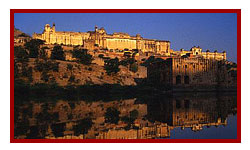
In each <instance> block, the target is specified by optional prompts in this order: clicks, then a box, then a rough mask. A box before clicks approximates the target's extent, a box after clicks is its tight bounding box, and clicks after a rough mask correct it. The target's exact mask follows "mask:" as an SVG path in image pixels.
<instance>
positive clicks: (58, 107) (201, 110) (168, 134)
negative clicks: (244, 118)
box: [14, 93, 237, 139]
mask: <svg viewBox="0 0 250 150" xmlns="http://www.w3.org/2000/svg"><path fill="white" fill-rule="evenodd" d="M14 114H15V117H14V119H15V121H14V127H15V131H14V133H15V138H17V139H20V138H21V139H23V138H25V139H159V138H167V139H169V138H170V139H236V138H237V115H236V114H237V95H236V93H220V94H218V93H180V94H174V95H171V96H170V95H158V96H145V95H144V96H142V97H135V98H131V99H119V100H112V101H102V100H97V101H86V100H84V99H78V100H70V99H56V100H55V99H53V100H52V99H51V100H46V102H44V101H39V100H35V99H34V100H31V101H29V102H25V103H22V104H15V113H14Z"/></svg>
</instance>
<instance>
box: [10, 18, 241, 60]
mask: <svg viewBox="0 0 250 150" xmlns="http://www.w3.org/2000/svg"><path fill="white" fill-rule="evenodd" d="M14 19H15V20H14V24H15V27H16V28H18V29H20V30H22V31H23V32H25V33H28V34H30V35H32V33H33V32H36V33H42V31H43V28H44V25H45V24H51V25H52V23H53V22H55V24H56V30H57V31H76V32H79V31H81V32H86V31H90V30H94V26H95V25H97V26H98V27H104V28H105V29H106V31H107V32H108V33H113V32H127V33H129V34H130V35H136V34H137V33H140V34H141V35H142V37H144V38H153V39H160V40H169V41H170V42H171V48H172V49H174V50H179V49H181V48H184V49H187V50H189V49H190V48H191V47H192V46H194V45H195V46H200V47H201V48H202V49H203V51H205V50H206V49H209V50H210V51H214V50H215V49H217V50H218V51H219V52H222V51H223V50H226V52H227V57H228V60H231V61H234V62H236V61H237V15H236V14H234V13H218V14H216V13H189V14H186V13H185V14H182V13H179V14H175V13H126V14H121V13H114V14H112V13H111V14H110V13H78V14H77V13H67V14H66V13H65V14H63V13H17V14H15V16H14Z"/></svg>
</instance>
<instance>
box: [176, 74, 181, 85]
mask: <svg viewBox="0 0 250 150" xmlns="http://www.w3.org/2000/svg"><path fill="white" fill-rule="evenodd" d="M176 84H181V76H180V75H178V76H176Z"/></svg>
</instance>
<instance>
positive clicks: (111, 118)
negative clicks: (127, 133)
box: [104, 107, 121, 124]
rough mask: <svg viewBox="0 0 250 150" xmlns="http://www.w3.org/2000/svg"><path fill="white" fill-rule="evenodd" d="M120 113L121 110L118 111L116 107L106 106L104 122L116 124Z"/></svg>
mask: <svg viewBox="0 0 250 150" xmlns="http://www.w3.org/2000/svg"><path fill="white" fill-rule="evenodd" d="M120 113H121V112H120V111H118V110H117V109H116V108H113V107H109V108H107V110H106V112H105V115H104V116H105V122H107V123H114V124H117V123H118V121H119V120H120V118H119V115H120Z"/></svg>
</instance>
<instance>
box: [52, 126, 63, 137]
mask: <svg viewBox="0 0 250 150" xmlns="http://www.w3.org/2000/svg"><path fill="white" fill-rule="evenodd" d="M65 127H66V124H65V123H59V124H52V125H51V129H52V133H53V134H54V136H55V137H62V136H64V133H63V132H64V131H65Z"/></svg>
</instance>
